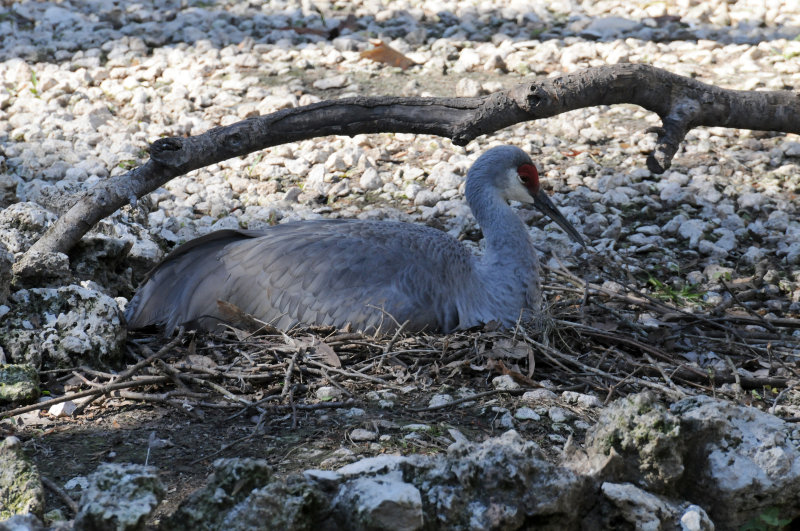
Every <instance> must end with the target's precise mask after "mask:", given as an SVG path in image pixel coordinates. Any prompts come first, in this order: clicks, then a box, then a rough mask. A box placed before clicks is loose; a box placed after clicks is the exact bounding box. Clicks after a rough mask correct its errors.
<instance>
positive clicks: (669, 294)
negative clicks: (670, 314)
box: [647, 276, 705, 304]
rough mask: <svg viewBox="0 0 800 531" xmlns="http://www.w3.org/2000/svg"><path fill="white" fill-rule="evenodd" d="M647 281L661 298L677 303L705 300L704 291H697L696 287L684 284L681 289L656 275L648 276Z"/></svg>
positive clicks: (654, 292) (654, 293)
mask: <svg viewBox="0 0 800 531" xmlns="http://www.w3.org/2000/svg"><path fill="white" fill-rule="evenodd" d="M647 283H648V284H650V286H651V287H652V288H653V295H655V296H656V297H658V298H659V299H661V300H668V301H672V302H674V303H676V304H686V303H689V302H692V303H698V302H701V301H702V300H703V295H704V294H705V293H704V292H701V291H696V290H695V288H694V287H692V286H689V285H688V284H684V285H683V286H682V287H681V288H680V289H675V288H673V287H672V286H669V285H667V284H664V283H663V282H661V281H660V280H658V279H657V278H655V277H654V276H649V277H648V278H647Z"/></svg>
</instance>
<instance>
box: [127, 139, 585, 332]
mask: <svg viewBox="0 0 800 531" xmlns="http://www.w3.org/2000/svg"><path fill="white" fill-rule="evenodd" d="M466 199H467V203H468V204H469V206H470V207H471V208H472V213H473V214H474V215H475V219H476V220H477V221H478V223H479V224H480V226H481V229H482V230H483V235H484V238H485V252H484V254H483V256H480V257H478V256H475V255H474V254H472V253H471V252H470V251H469V250H468V249H467V248H466V247H464V245H462V244H461V243H460V242H458V241H457V240H455V239H454V238H452V237H451V236H449V235H448V234H446V233H444V232H442V231H439V230H436V229H434V228H431V227H426V226H423V225H415V224H411V223H401V222H394V221H365V220H355V219H330V220H313V221H298V222H292V223H285V224H281V225H276V226H274V227H270V228H268V229H267V230H264V231H248V230H222V231H218V232H213V233H211V234H208V235H206V236H203V237H200V238H197V239H195V240H192V241H190V242H188V243H186V244H185V245H182V246H181V247H178V248H177V249H176V250H174V251H173V252H172V253H170V254H169V255H168V256H167V257H166V258H165V259H164V261H162V262H161V264H159V265H158V266H157V267H156V268H155V269H154V270H153V272H152V273H151V275H150V277H149V279H148V280H147V281H146V282H145V283H144V285H143V286H141V287H140V288H139V291H138V292H137V293H136V295H135V296H134V297H133V299H132V300H131V301H130V303H129V305H128V308H127V311H126V318H127V321H128V326H129V327H130V328H132V329H135V328H142V327H145V326H149V325H158V326H163V327H164V329H165V330H164V331H165V334H167V335H170V334H172V332H173V331H174V330H175V328H176V327H177V326H181V325H184V326H187V327H189V328H197V327H199V328H202V329H207V330H211V329H213V328H215V327H216V326H217V325H219V324H220V323H221V322H223V321H224V316H225V315H226V314H225V313H224V312H223V311H222V308H221V302H223V303H224V302H227V303H230V304H233V305H235V307H237V308H238V309H239V310H241V311H243V312H246V313H248V314H250V315H252V316H254V317H256V318H257V319H259V320H261V321H264V322H267V323H270V324H272V325H274V326H275V327H277V328H280V329H288V328H291V327H293V326H295V325H298V324H307V325H333V326H336V327H339V328H345V327H346V326H348V325H350V326H351V327H352V329H354V330H361V331H364V332H367V333H385V332H389V331H391V330H394V329H397V327H398V326H400V325H402V324H403V323H405V327H404V330H407V331H421V330H427V331H432V332H433V331H441V332H450V331H453V330H458V329H464V328H469V327H472V326H476V325H480V324H485V323H488V322H490V321H497V322H499V323H501V324H502V325H504V326H507V327H508V326H513V325H514V323H516V322H517V320H518V319H519V318H520V316H521V315H522V313H523V312H525V311H531V312H534V314H535V312H536V311H537V310H538V308H539V306H540V299H541V292H540V287H539V261H538V259H537V253H536V250H535V249H534V246H533V242H532V241H531V239H530V237H529V235H528V231H527V227H526V226H525V224H524V223H523V222H522V220H521V219H520V218H519V216H517V214H516V213H515V212H514V210H513V209H512V208H511V207H510V206H509V205H508V201H511V200H513V201H520V202H522V203H532V204H533V205H534V206H535V207H537V208H538V209H539V210H541V211H542V212H543V213H544V214H546V215H548V216H550V218H552V219H553V220H554V221H555V222H556V223H558V225H560V226H561V227H562V228H563V229H564V230H565V231H566V232H567V233H568V234H569V235H570V236H571V237H572V238H573V239H574V240H575V241H577V242H579V243H581V245H583V239H582V238H581V236H580V234H579V233H578V231H576V230H575V228H574V227H573V226H572V225H571V224H570V223H569V222H568V221H567V220H566V219H565V218H564V216H563V215H562V214H561V213H560V212H559V211H558V209H557V208H556V207H555V206H554V205H553V203H552V202H551V201H550V199H549V198H548V197H547V195H546V194H545V193H544V191H543V190H542V189H541V188H540V187H539V176H538V173H537V171H536V167H535V166H534V165H533V162H532V161H531V159H530V157H529V156H528V155H527V154H526V153H525V152H524V151H522V150H521V149H519V148H517V147H514V146H498V147H495V148H492V149H490V150H488V151H486V152H485V153H484V154H483V155H481V156H480V157H479V158H478V160H476V161H475V163H474V164H473V165H472V167H471V168H470V169H469V172H468V173H467V183H466ZM228 315H229V314H228Z"/></svg>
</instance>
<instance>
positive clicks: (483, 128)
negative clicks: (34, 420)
mask: <svg viewBox="0 0 800 531" xmlns="http://www.w3.org/2000/svg"><path fill="white" fill-rule="evenodd" d="M615 103H632V104H636V105H639V106H641V107H643V108H645V109H647V110H650V111H652V112H654V113H656V114H658V115H659V116H660V117H661V121H662V127H659V128H654V129H653V131H652V132H655V133H657V135H658V139H657V143H656V148H655V150H654V151H653V153H651V154H650V155H649V156H648V159H647V166H648V168H649V169H650V170H651V171H653V172H655V173H663V172H664V171H665V170H666V169H667V168H669V166H670V164H671V161H672V158H673V156H674V155H675V153H676V152H677V151H678V148H679V146H680V143H681V142H682V141H683V139H684V137H685V136H686V133H687V132H688V131H689V130H691V129H692V128H694V127H698V126H721V127H735V128H741V129H753V130H762V131H782V132H787V133H800V95H799V94H797V93H795V92H790V91H772V92H767V91H758V92H753V91H741V90H728V89H722V88H719V87H715V86H712V85H708V84H705V83H701V82H699V81H697V80H694V79H691V78H687V77H683V76H679V75H677V74H672V73H670V72H667V71H665V70H661V69H659V68H655V67H652V66H648V65H636V64H619V65H613V66H601V67H594V68H587V69H584V70H581V71H578V72H573V73H570V74H564V75H561V76H558V77H553V78H549V79H541V80H535V81H528V82H525V83H521V84H519V85H517V86H516V87H513V88H511V89H509V90H505V91H501V92H496V93H494V94H491V95H488V96H482V97H477V98H399V97H388V96H376V97H355V98H346V99H340V100H331V101H323V102H319V103H315V104H312V105H308V106H305V107H297V108H293V109H286V110H282V111H279V112H276V113H272V114H269V115H266V116H259V117H256V118H249V119H247V120H244V121H241V122H238V123H235V124H233V125H230V126H227V127H217V128H214V129H211V130H209V131H207V132H205V133H203V134H201V135H198V136H194V137H189V138H177V137H176V138H163V139H159V140H156V141H155V142H153V144H152V145H151V146H150V160H149V161H148V162H147V163H146V164H144V165H143V166H140V167H138V168H135V169H133V170H131V171H129V172H128V173H125V174H123V175H118V176H116V177H113V178H111V179H108V180H107V181H105V182H103V183H101V184H99V185H97V186H96V187H95V188H93V189H92V190H90V191H89V192H87V194H86V195H85V196H84V197H83V198H81V199H80V200H79V201H78V202H77V203H76V204H75V205H74V206H73V207H72V208H71V209H70V210H69V211H68V212H67V213H65V214H64V215H63V216H62V217H61V218H60V219H59V220H58V221H57V222H56V223H55V224H54V225H53V226H52V227H51V228H50V229H49V230H48V231H47V233H45V234H44V235H43V236H42V237H41V238H40V239H39V241H37V242H36V243H35V244H34V245H33V246H32V247H31V248H30V249H29V250H28V252H27V253H26V254H25V256H24V257H23V258H22V259H21V260H20V261H18V262H17V263H16V264H15V265H14V272H15V274H16V275H17V276H18V277H25V276H26V272H31V271H33V270H35V267H33V264H34V262H35V260H36V259H37V258H36V257H37V256H40V255H41V254H46V253H54V252H62V253H63V252H67V251H68V250H69V249H70V248H72V246H73V245H75V244H76V243H77V242H78V241H79V240H80V238H81V237H82V236H83V235H84V234H85V233H86V232H87V231H88V230H89V229H91V227H92V226H93V225H94V224H95V223H97V222H98V221H99V220H101V219H102V218H104V217H105V216H108V215H110V214H112V213H113V212H114V211H116V210H117V209H118V208H120V207H121V206H123V205H124V204H126V203H128V202H135V200H136V198H139V197H142V196H144V195H145V194H147V193H149V192H151V191H153V190H155V189H156V188H158V187H159V186H161V185H163V184H164V183H166V182H167V181H169V180H170V179H172V178H174V177H177V176H179V175H183V174H185V173H187V172H189V171H192V170H195V169H198V168H202V167H204V166H208V165H210V164H214V163H217V162H220V161H222V160H225V159H228V158H231V157H238V156H242V155H246V154H248V153H251V152H253V151H257V150H260V149H264V148H266V147H270V146H275V145H279V144H284V143H287V142H295V141H298V140H305V139H309V138H314V137H320V136H325V135H356V134H362V133H382V132H383V133H386V132H394V133H425V134H432V135H439V136H444V137H449V138H451V139H452V140H453V142H454V143H455V144H458V145H466V144H467V143H468V142H470V141H471V140H473V139H475V138H476V137H478V136H480V135H484V134H487V133H492V132H494V131H497V130H499V129H502V128H504V127H507V126H509V125H513V124H516V123H519V122H524V121H530V120H537V119H539V118H547V117H550V116H555V115H557V114H561V113H564V112H567V111H571V110H574V109H580V108H584V107H593V106H596V105H612V104H615Z"/></svg>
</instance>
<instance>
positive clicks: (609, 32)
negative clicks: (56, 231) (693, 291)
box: [0, 0, 800, 316]
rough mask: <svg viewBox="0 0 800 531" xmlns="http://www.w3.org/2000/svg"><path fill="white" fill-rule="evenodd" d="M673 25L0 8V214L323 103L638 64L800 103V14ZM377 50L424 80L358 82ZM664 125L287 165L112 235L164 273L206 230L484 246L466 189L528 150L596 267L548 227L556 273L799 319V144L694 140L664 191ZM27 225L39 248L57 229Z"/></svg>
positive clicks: (522, 16)
mask: <svg viewBox="0 0 800 531" xmlns="http://www.w3.org/2000/svg"><path fill="white" fill-rule="evenodd" d="M156 4H158V6H160V7H158V8H157V7H155V6H156ZM669 4H670V7H669V8H667V7H666V6H667V3H653V2H645V1H639V2H621V1H618V0H609V1H604V2H583V3H579V2H570V1H566V0H565V1H556V2H528V1H512V2H501V1H499V0H498V1H482V2H478V3H465V2H456V1H418V2H415V1H406V2H404V1H393V2H377V1H371V0H364V1H355V2H314V5H316V6H317V7H318V8H319V10H320V11H321V12H322V13H323V14H324V15H325V16H324V18H323V17H321V16H320V14H319V12H317V11H315V10H313V9H310V8H309V6H310V5H311V3H309V2H288V1H283V2H279V1H273V2H259V1H254V0H251V1H249V2H235V3H226V2H192V1H188V2H187V1H184V2H177V1H174V2H167V3H164V2H158V3H156V2H148V1H141V2H137V3H135V4H133V3H129V2H111V1H100V0H96V1H85V2H84V1H81V2H78V1H75V2H69V1H66V2H58V3H55V2H22V3H12V4H11V5H10V6H4V7H2V8H0V35H2V36H3V37H2V43H3V45H2V47H0V60H2V62H0V81H2V83H0V147H1V148H2V153H0V170H2V172H0V200H3V201H4V203H3V205H4V206H5V205H7V204H9V203H11V202H19V203H21V202H25V201H30V202H33V203H36V204H38V205H40V206H41V207H44V208H46V209H48V210H50V211H52V212H54V213H59V212H62V211H63V210H64V209H65V208H67V207H68V205H69V204H70V202H71V201H72V200H73V198H74V197H75V196H77V195H78V194H80V193H81V192H82V190H84V189H86V188H87V187H90V186H92V185H94V184H96V183H98V182H100V181H101V180H103V179H105V178H107V177H108V176H109V175H116V174H119V173H121V172H124V171H126V170H127V169H128V168H130V167H132V166H135V165H137V164H141V163H142V162H143V161H145V160H146V156H147V154H146V149H147V146H148V145H149V143H150V142H152V141H153V140H155V139H156V138H159V137H163V136H172V135H191V134H199V133H202V132H203V131H206V130H207V129H209V128H211V127H214V126H218V125H228V124H231V123H234V122H236V121H238V120H241V119H243V118H246V117H249V116H254V115H257V114H260V113H269V112H274V111H276V110H279V109H282V108H287V107H293V106H297V105H304V104H308V103H312V102H315V101H320V100H323V99H327V98H331V97H339V96H346V95H354V94H375V95H378V94H406V95H450V94H453V93H454V92H455V93H459V94H465V95H466V94H468V95H476V94H483V93H487V92H491V91H493V90H499V89H501V88H504V87H509V86H513V85H514V84H516V83H519V82H521V81H522V80H524V79H525V78H526V76H531V75H535V76H548V75H557V74H558V73H561V72H574V71H577V70H579V69H581V68H584V67H587V66H597V65H603V64H614V63H618V62H625V61H630V62H638V63H648V64H652V65H654V66H657V67H661V68H665V69H667V70H670V71H672V72H675V73H678V74H682V75H689V76H692V77H696V78H698V79H700V80H702V81H705V82H708V83H713V84H717V85H720V86H725V87H729V88H736V89H746V90H758V89H796V88H797V87H798V86H800V62H798V55H800V41H798V40H795V39H796V37H797V36H798V34H800V4H797V3H796V2H791V1H785V2H781V1H767V2H763V1H761V2H756V1H740V2H735V3H729V2H727V1H712V2H701V1H690V0H681V1H679V2H675V3H669ZM164 6H165V7H164ZM347 14H353V15H354V16H355V17H356V21H357V25H356V27H355V28H354V29H353V30H345V31H344V32H343V34H342V35H341V36H340V37H338V38H337V39H335V40H333V41H328V40H326V39H325V38H322V37H319V36H314V35H308V34H304V35H300V34H297V33H296V32H295V31H293V30H291V29H286V28H291V27H298V26H306V27H311V28H326V27H327V28H330V27H333V26H335V25H336V24H338V23H339V22H340V21H341V20H342V19H343V18H344V16H346V15H347ZM667 15H668V16H667ZM375 37H379V38H382V39H384V40H386V41H387V42H390V43H391V45H392V46H394V47H395V48H397V49H398V50H401V51H402V52H404V53H406V54H407V55H408V56H409V57H411V58H412V59H414V60H415V61H417V62H418V63H420V65H419V66H415V67H412V68H411V69H410V70H408V71H407V73H405V74H403V73H401V72H399V71H398V70H397V69H394V68H389V67H385V66H382V65H379V64H377V63H374V62H371V61H369V60H366V59H362V58H360V56H359V51H361V50H365V49H368V48H369V47H370V44H369V39H370V38H375ZM445 72H446V73H447V74H445ZM657 123H658V119H657V117H656V116H653V115H651V114H650V113H648V112H646V111H643V110H641V109H639V108H636V107H633V106H627V105H623V106H616V107H613V108H594V109H582V110H578V111H573V112H570V113H567V114H564V115H562V116H558V117H555V118H551V119H547V120H541V121H539V122H537V123H534V124H521V125H517V126H513V127H510V128H508V129H506V130H503V131H501V132H498V133H496V134H494V135H491V136H489V137H482V138H479V139H478V140H476V141H474V142H471V143H470V144H469V145H468V146H466V148H461V147H457V146H453V145H452V144H451V142H450V141H449V140H447V139H441V138H436V137H429V136H424V135H409V134H381V135H358V136H356V137H354V138H346V137H326V138H318V139H313V140H309V141H304V142H295V143H291V144H287V145H283V146H277V147H274V148H271V149H267V150H264V151H263V152H259V153H253V154H251V155H249V156H247V157H244V158H240V159H234V160H229V161H225V162H222V163H220V164H217V165H214V166H211V167H209V168H204V169H202V170H198V171H195V172H192V173H191V174H189V175H187V176H183V177H179V178H176V179H174V180H173V181H171V182H170V183H169V184H167V185H166V186H165V187H164V188H163V189H159V190H157V191H155V192H154V193H152V194H150V196H149V198H148V199H147V200H146V201H143V202H141V205H140V209H139V211H138V212H137V211H132V210H130V209H129V208H126V209H123V211H121V212H118V213H116V214H115V215H114V216H112V217H111V218H110V219H109V220H107V221H106V222H104V224H103V227H102V230H103V232H104V233H105V234H108V235H110V236H113V237H117V238H123V239H129V240H131V241H132V243H133V244H134V248H133V251H132V253H133V255H134V256H135V257H137V258H139V259H141V260H144V261H150V262H152V261H154V260H155V259H157V258H158V256H160V255H161V254H162V252H163V250H164V249H167V248H169V247H171V246H172V245H174V244H175V243H178V242H181V241H185V240H188V239H190V238H192V237H195V236H197V235H199V234H203V233H206V232H208V231H210V230H213V229H217V228H230V227H239V226H246V227H250V228H259V227H263V226H265V225H267V224H269V223H274V222H276V221H285V220H294V219H309V218H316V217H322V216H333V217H362V218H366V217H369V218H393V219H402V220H406V221H418V222H427V223H431V224H434V225H436V226H439V227H441V228H443V229H445V230H448V231H449V232H450V233H451V234H453V235H455V236H463V235H465V234H469V233H472V232H473V231H474V229H475V228H476V227H475V223H474V220H473V219H472V218H471V215H470V214H469V211H468V208H467V207H466V205H465V203H464V201H463V186H462V184H463V180H464V177H465V173H466V169H467V168H468V167H469V165H470V164H471V162H472V161H473V160H474V159H475V157H476V156H477V155H478V154H479V153H480V152H482V151H483V150H485V149H486V148H488V147H490V146H492V145H495V144H498V143H514V144H517V145H520V146H521V147H523V148H524V149H526V150H528V151H529V152H530V153H531V154H532V155H533V156H534V157H535V159H536V161H537V163H538V165H539V166H540V169H541V171H542V174H543V176H544V177H545V178H546V180H547V183H548V186H549V187H550V188H551V189H552V191H553V197H554V201H555V202H556V203H557V204H559V205H560V206H561V208H562V211H563V212H564V213H565V214H566V215H567V217H568V218H569V219H570V221H571V222H572V223H573V224H575V225H576V226H577V227H578V228H579V230H582V231H583V232H584V234H586V235H587V236H588V237H589V238H590V240H591V243H592V244H593V247H594V249H593V250H592V251H590V252H582V251H581V250H580V249H579V248H577V247H576V246H575V245H572V244H571V243H570V241H569V238H568V237H567V236H566V235H565V234H563V232H561V231H560V230H559V229H558V228H557V227H555V226H554V225H547V226H542V224H541V223H539V222H537V223H535V224H534V226H532V228H531V234H532V236H533V237H534V238H535V239H536V241H537V245H538V246H539V247H540V248H541V249H542V251H543V252H544V253H545V256H548V257H549V256H550V253H551V252H555V253H556V254H557V255H558V257H559V259H560V260H561V262H562V263H564V264H566V265H567V266H571V267H574V268H576V270H579V272H580V273H582V274H585V275H586V276H587V277H588V279H590V280H600V281H601V282H602V280H603V279H604V278H606V277H609V276H610V277H612V278H615V279H617V280H620V281H623V280H624V281H630V278H627V276H626V275H625V274H624V273H625V271H630V272H633V273H635V274H636V275H638V276H637V278H639V279H640V280H641V279H642V278H644V277H646V276H648V275H650V276H653V277H655V278H658V279H659V280H661V281H662V282H664V283H666V284H669V285H673V286H674V287H675V288H678V289H679V288H681V287H682V286H684V285H686V284H687V283H688V284H689V285H697V286H699V288H698V289H699V290H700V291H705V292H707V293H706V295H705V297H706V300H707V302H722V301H724V300H725V299H726V297H730V295H729V294H728V293H726V292H725V291H724V290H723V289H722V287H721V286H720V285H719V284H717V283H716V280H718V278H719V277H717V278H716V279H715V278H713V275H711V274H710V272H711V271H716V270H719V269H720V268H722V269H724V270H726V271H727V270H729V271H731V272H732V273H733V276H734V277H736V276H742V277H746V276H750V275H754V274H755V275H756V276H757V277H758V278H762V279H766V281H765V282H764V286H763V287H762V288H760V289H761V290H762V295H763V297H761V298H756V299H755V300H753V301H752V304H751V305H752V306H753V307H754V308H761V307H765V308H767V310H768V311H769V312H770V314H771V315H775V316H780V315H787V314H792V313H793V312H797V311H798V310H799V309H800V286H798V282H800V223H798V221H797V201H796V196H795V194H796V193H797V192H798V191H800V177H799V176H798V162H799V161H800V143H799V142H798V139H797V137H796V135H782V134H778V135H772V134H762V133H753V132H749V131H738V130H730V129H723V128H703V129H698V130H694V131H692V132H690V133H689V135H688V136H687V140H686V143H685V147H684V149H683V150H682V151H681V152H680V153H679V154H678V156H677V157H676V159H675V161H674V165H673V167H672V169H670V170H669V171H667V172H666V173H665V174H664V175H661V176H657V175H652V174H650V172H649V171H647V169H646V168H645V165H644V159H645V157H646V153H647V152H648V150H649V149H651V148H652V147H653V145H654V137H653V135H651V134H646V133H645V132H644V131H645V129H646V128H647V127H649V126H652V125H654V124H657ZM3 198H5V199H3ZM321 198H323V200H322V201H321V200H320V199H321ZM14 208H18V209H23V210H24V209H26V208H28V207H25V206H16V207H14ZM30 208H31V209H32V210H31V213H26V214H25V215H27V216H31V215H33V214H34V213H35V216H37V217H36V219H40V220H42V222H41V223H40V225H41V226H42V227H43V226H44V225H45V224H46V223H49V222H50V221H51V219H52V216H50V215H44V214H43V213H42V212H41V209H40V208H35V207H34V206H31V207H30ZM522 214H523V215H524V216H526V217H528V218H531V217H532V218H534V219H538V214H533V213H531V212H529V211H527V210H523V211H522ZM4 227H10V225H9V224H6V225H4ZM30 241H31V235H30V234H23V235H19V234H16V233H14V234H12V233H11V229H9V232H8V235H7V236H6V237H4V243H6V245H7V246H9V249H10V250H11V251H12V252H13V253H14V254H15V255H16V256H19V253H21V252H22V251H24V249H25V248H27V246H28V245H30ZM470 244H471V243H470ZM471 245H473V247H476V248H477V247H478V246H477V245H474V244H471ZM641 287H642V288H647V287H648V286H647V284H644V283H643V284H642V286H641ZM109 295H112V296H118V295H120V294H119V293H109ZM765 300H768V302H769V304H767V303H766V302H765ZM748 304H749V303H748Z"/></svg>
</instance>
